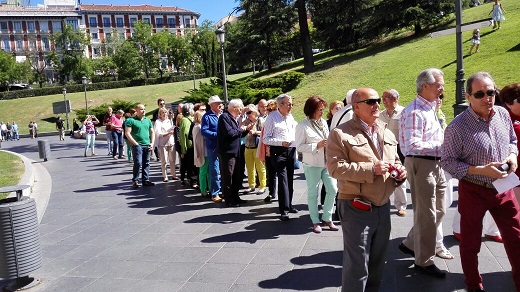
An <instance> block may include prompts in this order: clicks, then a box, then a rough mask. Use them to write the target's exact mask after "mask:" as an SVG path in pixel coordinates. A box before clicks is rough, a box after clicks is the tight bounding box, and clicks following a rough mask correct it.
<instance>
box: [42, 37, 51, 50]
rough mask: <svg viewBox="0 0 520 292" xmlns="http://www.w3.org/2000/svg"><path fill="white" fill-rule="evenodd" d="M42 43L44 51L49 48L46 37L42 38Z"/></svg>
mask: <svg viewBox="0 0 520 292" xmlns="http://www.w3.org/2000/svg"><path fill="white" fill-rule="evenodd" d="M42 43H43V49H44V50H45V51H48V50H49V49H50V45H49V39H48V38H42Z"/></svg>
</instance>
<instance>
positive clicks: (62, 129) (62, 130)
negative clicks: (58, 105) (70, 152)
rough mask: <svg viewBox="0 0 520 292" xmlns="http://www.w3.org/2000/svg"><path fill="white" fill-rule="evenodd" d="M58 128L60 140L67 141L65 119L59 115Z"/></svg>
mask: <svg viewBox="0 0 520 292" xmlns="http://www.w3.org/2000/svg"><path fill="white" fill-rule="evenodd" d="M56 130H58V135H59V136H60V141H65V126H63V120H62V119H61V117H58V120H57V121H56Z"/></svg>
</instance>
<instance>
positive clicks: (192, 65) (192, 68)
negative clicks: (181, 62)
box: [191, 59, 195, 90]
mask: <svg viewBox="0 0 520 292" xmlns="http://www.w3.org/2000/svg"><path fill="white" fill-rule="evenodd" d="M191 71H192V72H193V90H195V60H193V59H192V60H191Z"/></svg>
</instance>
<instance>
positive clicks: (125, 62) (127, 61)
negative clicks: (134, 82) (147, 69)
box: [112, 40, 143, 79]
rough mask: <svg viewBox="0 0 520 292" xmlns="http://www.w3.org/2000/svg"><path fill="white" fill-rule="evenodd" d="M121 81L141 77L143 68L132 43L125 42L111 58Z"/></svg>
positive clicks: (138, 54)
mask: <svg viewBox="0 0 520 292" xmlns="http://www.w3.org/2000/svg"><path fill="white" fill-rule="evenodd" d="M112 59H113V61H114V63H115V65H116V67H117V72H118V74H119V78H121V79H136V78H139V77H140V76H141V72H142V71H141V70H142V68H143V64H142V59H141V55H140V52H139V50H138V49H137V47H136V45H135V44H134V42H132V41H130V40H126V41H124V42H123V44H122V45H121V47H120V48H119V49H117V50H116V52H115V53H114V56H113V57H112Z"/></svg>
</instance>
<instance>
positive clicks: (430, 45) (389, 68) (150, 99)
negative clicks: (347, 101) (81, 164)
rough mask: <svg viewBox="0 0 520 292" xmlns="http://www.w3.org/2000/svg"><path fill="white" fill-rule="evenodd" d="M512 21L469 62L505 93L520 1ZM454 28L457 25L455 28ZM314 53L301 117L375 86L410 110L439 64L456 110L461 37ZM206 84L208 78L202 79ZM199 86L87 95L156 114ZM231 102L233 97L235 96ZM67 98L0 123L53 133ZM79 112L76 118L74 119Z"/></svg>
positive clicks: (5, 114)
mask: <svg viewBox="0 0 520 292" xmlns="http://www.w3.org/2000/svg"><path fill="white" fill-rule="evenodd" d="M502 5H503V7H504V9H505V10H506V12H507V14H506V21H504V22H503V23H502V28H501V29H499V30H493V29H492V28H491V27H486V28H483V29H481V47H480V50H479V52H478V53H477V54H473V55H471V56H466V55H465V57H464V69H465V72H466V78H468V77H469V76H470V75H471V74H472V73H475V72H477V71H488V72H490V73H491V74H492V75H493V76H494V78H495V81H496V83H497V86H498V87H499V88H502V87H503V86H505V85H507V84H510V83H513V82H519V81H520V70H519V69H518V68H520V39H519V38H518V28H519V27H520V2H519V1H515V0H503V1H502ZM491 8H492V3H489V4H484V5H481V6H479V7H475V8H470V9H467V10H465V11H464V13H463V17H462V19H463V23H467V22H472V21H476V20H482V19H486V18H488V17H489V12H490V11H491ZM452 26H454V23H453V24H452ZM470 37H471V31H468V32H465V33H463V39H464V54H467V52H468V51H469V46H470V42H469V39H470ZM315 56H316V61H315V64H316V67H317V70H316V71H315V72H314V73H311V74H308V75H307V76H306V77H305V78H304V80H303V81H302V83H301V84H300V85H299V86H298V87H297V88H296V89H294V90H292V91H291V92H289V94H290V95H292V96H293V97H294V100H295V107H294V109H293V110H294V115H295V116H296V119H297V120H301V119H303V117H304V115H303V103H304V101H305V99H307V98H308V97H310V96H312V95H319V96H322V97H324V98H325V99H326V100H328V101H331V100H335V99H338V100H343V98H344V97H345V94H346V92H347V91H348V90H349V89H350V88H359V87H372V88H374V89H376V90H377V91H378V92H379V93H380V94H381V93H382V91H383V90H385V89H388V88H395V89H396V90H397V91H399V92H400V94H401V101H400V103H401V104H403V105H406V104H407V103H408V102H410V101H411V100H412V99H413V98H414V97H415V78H416V77H417V74H418V73H419V72H420V71H421V70H423V69H426V68H429V67H437V68H440V69H442V70H443V71H444V73H445V77H444V79H445V83H446V86H445V97H446V98H445V102H444V105H443V110H444V112H445V113H446V115H447V116H448V120H451V119H452V118H453V109H452V105H453V104H454V103H455V78H456V69H457V66H456V44H455V35H454V34H453V35H448V36H443V37H439V38H433V39H432V38H430V37H429V34H424V35H423V36H409V37H406V36H402V35H401V36H395V37H389V38H388V39H387V41H386V42H381V44H380V45H377V46H373V47H370V48H366V49H361V50H358V51H355V52H348V53H338V52H323V53H320V54H317V55H315ZM298 69H301V60H296V61H295V62H293V63H291V64H285V65H284V66H283V67H282V68H281V69H279V70H275V71H274V72H273V73H272V74H266V73H265V72H263V73H261V74H259V75H258V76H259V78H264V77H266V76H272V75H276V74H279V73H281V72H283V71H287V70H298ZM245 75H246V74H239V75H230V76H229V79H238V78H242V77H244V76H245ZM199 81H203V82H207V81H208V79H202V80H197V84H198V82H199ZM192 88H193V81H185V82H179V83H170V84H162V85H153V86H142V87H131V88H122V89H113V90H104V91H93V92H87V100H92V102H91V103H90V104H91V106H96V105H99V104H101V103H104V102H110V101H111V100H113V99H126V100H129V101H139V102H142V103H144V104H145V105H147V106H148V108H150V109H155V107H156V100H157V98H159V97H163V98H165V99H166V101H167V102H171V101H176V100H179V99H180V98H182V97H184V96H185V95H186V91H188V90H190V89H192ZM67 98H68V99H70V100H71V103H72V108H73V109H75V108H84V107H85V98H84V94H83V93H71V94H67ZM230 98H233V97H232V96H230ZM61 100H63V95H53V96H42V97H34V98H26V99H19V100H2V101H0V120H2V121H9V122H11V121H13V120H14V121H16V122H17V123H18V124H19V125H20V129H21V133H27V132H28V128H27V124H28V123H29V120H32V119H34V120H36V121H37V123H38V127H39V130H40V131H43V132H46V131H54V130H55V126H54V124H51V123H49V122H46V119H47V120H48V119H49V118H52V117H53V114H52V102H56V101H61ZM73 117H74V114H72V115H71V117H70V120H71V121H72V118H73Z"/></svg>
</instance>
